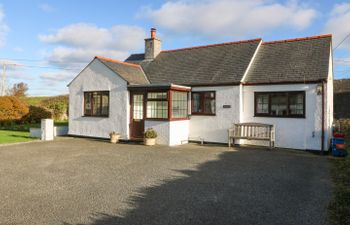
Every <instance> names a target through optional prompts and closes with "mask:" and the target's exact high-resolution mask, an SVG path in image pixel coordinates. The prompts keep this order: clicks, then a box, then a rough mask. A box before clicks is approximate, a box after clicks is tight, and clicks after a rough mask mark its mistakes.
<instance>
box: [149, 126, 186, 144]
mask: <svg viewBox="0 0 350 225" xmlns="http://www.w3.org/2000/svg"><path fill="white" fill-rule="evenodd" d="M148 128H153V129H154V130H155V131H156V132H157V134H158V137H157V144H161V145H169V146H175V145H181V144H185V143H187V141H188V134H189V120H178V121H157V120H145V130H147V129H148Z"/></svg>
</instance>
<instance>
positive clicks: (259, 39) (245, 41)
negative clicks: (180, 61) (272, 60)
mask: <svg viewBox="0 0 350 225" xmlns="http://www.w3.org/2000/svg"><path fill="white" fill-rule="evenodd" d="M261 40H262V38H255V39H250V40H242V41H234V42H224V43H219V44H209V45H200V46H193V47H187V48H177V49H171V50H162V51H161V52H165V53H166V52H177V51H185V50H192V49H200V48H209V47H216V46H224V45H233V44H242V43H248V42H254V41H261Z"/></svg>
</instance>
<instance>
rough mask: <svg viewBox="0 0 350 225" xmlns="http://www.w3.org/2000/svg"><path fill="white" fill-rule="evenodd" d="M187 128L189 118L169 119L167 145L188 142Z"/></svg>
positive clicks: (188, 127)
mask: <svg viewBox="0 0 350 225" xmlns="http://www.w3.org/2000/svg"><path fill="white" fill-rule="evenodd" d="M189 129H190V122H189V120H178V121H171V122H170V127H169V137H170V139H169V145H170V146H174V145H181V144H186V143H187V142H188V136H189Z"/></svg>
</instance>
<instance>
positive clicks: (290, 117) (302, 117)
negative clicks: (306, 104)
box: [254, 115, 306, 119]
mask: <svg viewBox="0 0 350 225" xmlns="http://www.w3.org/2000/svg"><path fill="white" fill-rule="evenodd" d="M254 117H267V118H282V119H283V118H286V119H288V118H289V119H305V118H306V117H305V116H270V115H254Z"/></svg>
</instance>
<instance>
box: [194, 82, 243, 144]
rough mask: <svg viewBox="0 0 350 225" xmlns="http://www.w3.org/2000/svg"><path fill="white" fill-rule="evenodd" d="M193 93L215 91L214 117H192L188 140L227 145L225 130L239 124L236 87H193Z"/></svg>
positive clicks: (238, 89) (237, 87)
mask: <svg viewBox="0 0 350 225" xmlns="http://www.w3.org/2000/svg"><path fill="white" fill-rule="evenodd" d="M194 91H215V94H216V114H215V115H214V116H205V115H203V116H202V115H192V116H191V120H190V126H189V127H190V131H189V140H193V141H199V140H201V139H202V140H204V141H207V142H219V143H227V142H228V136H227V130H228V129H229V128H231V127H232V124H233V123H239V111H240V110H239V104H240V99H239V92H240V87H239V86H238V85H237V86H215V87H193V88H192V92H194Z"/></svg>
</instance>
